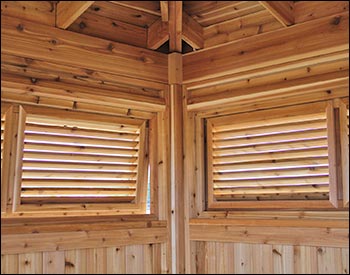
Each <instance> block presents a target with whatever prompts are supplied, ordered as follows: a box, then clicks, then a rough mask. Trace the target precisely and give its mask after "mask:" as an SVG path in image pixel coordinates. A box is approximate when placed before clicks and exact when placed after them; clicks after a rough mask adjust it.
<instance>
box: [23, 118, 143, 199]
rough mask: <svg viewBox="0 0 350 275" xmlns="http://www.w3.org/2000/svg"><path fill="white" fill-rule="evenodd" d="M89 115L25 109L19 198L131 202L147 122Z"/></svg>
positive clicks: (138, 184)
mask: <svg viewBox="0 0 350 275" xmlns="http://www.w3.org/2000/svg"><path fill="white" fill-rule="evenodd" d="M86 117H87V118H88V117H89V114H86ZM93 117H96V115H92V118H91V120H88V119H84V120H82V119H75V118H74V116H73V117H70V116H66V117H60V118H58V117H54V116H50V115H38V114H31V113H28V114H27V116H26V123H25V132H24V149H23V151H24V152H23V166H22V184H21V195H20V197H21V204H38V203H40V204H47V203H56V204H57V203H70V204H72V203H135V199H136V197H137V192H138V191H139V190H138V188H139V187H140V186H141V185H142V184H144V183H143V182H140V181H141V180H142V179H144V178H147V177H145V176H144V175H140V171H142V173H147V169H145V168H144V167H143V166H144V165H147V163H145V161H144V158H143V152H144V150H145V146H146V139H145V137H146V135H147V133H146V123H145V122H143V123H132V124H128V123H127V122H123V123H118V121H111V122H110V121H106V122H104V121H102V120H101V119H100V120H98V121H94V119H93ZM99 117H100V116H99ZM129 121H131V120H129ZM141 166H142V169H141ZM142 188H144V187H142Z"/></svg>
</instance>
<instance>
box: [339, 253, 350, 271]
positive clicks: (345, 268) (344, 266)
mask: <svg viewBox="0 0 350 275" xmlns="http://www.w3.org/2000/svg"><path fill="white" fill-rule="evenodd" d="M341 258H342V272H341V273H342V274H349V248H342V249H341Z"/></svg>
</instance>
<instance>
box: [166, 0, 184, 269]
mask: <svg viewBox="0 0 350 275" xmlns="http://www.w3.org/2000/svg"><path fill="white" fill-rule="evenodd" d="M172 2H174V1H172ZM181 5H182V3H181ZM181 63H182V55H181V54H178V53H173V54H171V57H170V58H169V64H168V66H169V70H168V73H169V84H170V125H171V129H170V157H171V160H170V182H171V214H172V216H171V227H172V232H171V240H172V269H173V272H175V273H179V274H183V273H185V253H186V251H187V252H188V250H186V249H185V247H186V245H189V244H186V243H185V234H186V232H185V224H186V222H187V223H188V215H185V186H184V173H183V171H184V167H183V165H184V148H183V112H184V110H183V87H182V77H180V76H181V75H182V67H179V64H181ZM186 218H187V221H186V220H185V219H186ZM186 256H187V255H186Z"/></svg>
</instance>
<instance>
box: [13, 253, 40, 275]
mask: <svg viewBox="0 0 350 275" xmlns="http://www.w3.org/2000/svg"><path fill="white" fill-rule="evenodd" d="M18 262H19V266H18V267H19V268H18V273H19V274H42V273H43V253H41V252H39V253H24V254H19V256H18Z"/></svg>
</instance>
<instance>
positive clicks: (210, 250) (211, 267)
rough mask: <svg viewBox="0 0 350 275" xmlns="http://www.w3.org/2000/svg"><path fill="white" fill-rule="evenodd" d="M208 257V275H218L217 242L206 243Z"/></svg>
mask: <svg viewBox="0 0 350 275" xmlns="http://www.w3.org/2000/svg"><path fill="white" fill-rule="evenodd" d="M206 250H207V257H206V260H207V261H208V269H207V274H216V273H217V271H216V261H217V257H216V243H215V242H207V243H206Z"/></svg>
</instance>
